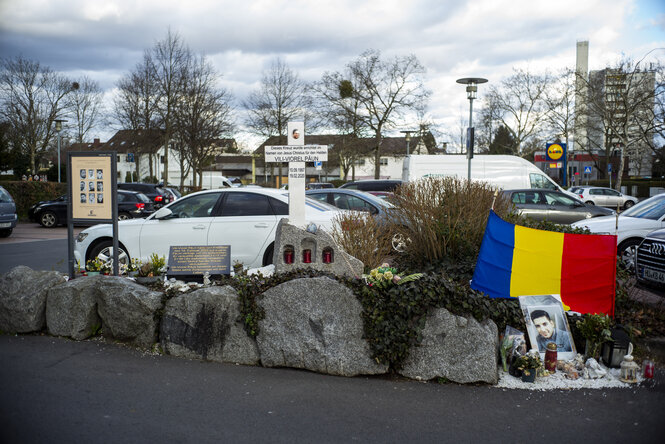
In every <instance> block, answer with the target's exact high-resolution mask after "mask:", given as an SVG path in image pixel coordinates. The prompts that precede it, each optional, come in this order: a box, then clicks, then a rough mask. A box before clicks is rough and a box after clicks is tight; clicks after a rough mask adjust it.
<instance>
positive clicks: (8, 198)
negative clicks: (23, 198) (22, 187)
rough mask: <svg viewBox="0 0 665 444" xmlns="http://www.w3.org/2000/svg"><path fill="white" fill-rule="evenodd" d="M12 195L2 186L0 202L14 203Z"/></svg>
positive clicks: (0, 188)
mask: <svg viewBox="0 0 665 444" xmlns="http://www.w3.org/2000/svg"><path fill="white" fill-rule="evenodd" d="M12 202H14V201H13V200H12V197H11V196H10V195H9V193H8V192H7V191H6V190H5V189H4V188H2V187H0V203H12Z"/></svg>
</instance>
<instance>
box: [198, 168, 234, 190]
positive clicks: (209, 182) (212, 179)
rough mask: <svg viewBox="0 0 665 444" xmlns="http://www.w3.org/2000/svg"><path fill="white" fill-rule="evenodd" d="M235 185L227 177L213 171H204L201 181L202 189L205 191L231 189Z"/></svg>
mask: <svg viewBox="0 0 665 444" xmlns="http://www.w3.org/2000/svg"><path fill="white" fill-rule="evenodd" d="M232 186H233V184H232V183H231V181H230V180H229V179H228V178H227V177H226V176H222V175H221V174H220V173H215V172H211V171H204V172H203V177H202V181H201V187H202V188H203V189H204V190H214V189H216V188H230V187H232Z"/></svg>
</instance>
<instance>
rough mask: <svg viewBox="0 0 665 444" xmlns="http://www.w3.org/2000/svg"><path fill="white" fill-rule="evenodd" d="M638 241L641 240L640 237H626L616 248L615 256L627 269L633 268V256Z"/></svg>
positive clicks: (634, 255)
mask: <svg viewBox="0 0 665 444" xmlns="http://www.w3.org/2000/svg"><path fill="white" fill-rule="evenodd" d="M640 242H642V239H627V240H625V241H623V242H621V243H620V244H619V247H618V248H617V256H618V257H619V260H621V262H623V264H624V267H625V268H626V269H627V270H631V271H632V270H634V269H635V257H636V256H637V247H638V246H639V245H640Z"/></svg>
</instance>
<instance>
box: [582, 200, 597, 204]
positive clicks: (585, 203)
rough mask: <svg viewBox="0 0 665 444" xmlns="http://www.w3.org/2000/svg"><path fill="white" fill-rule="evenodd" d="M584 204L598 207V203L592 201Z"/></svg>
mask: <svg viewBox="0 0 665 444" xmlns="http://www.w3.org/2000/svg"><path fill="white" fill-rule="evenodd" d="M584 203H585V204H587V205H596V202H594V201H592V200H587V201H586V202H584Z"/></svg>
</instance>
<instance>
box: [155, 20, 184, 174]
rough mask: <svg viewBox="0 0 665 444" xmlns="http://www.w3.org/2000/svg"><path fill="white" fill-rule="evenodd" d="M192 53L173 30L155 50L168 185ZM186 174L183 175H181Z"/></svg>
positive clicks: (158, 43)
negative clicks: (173, 141)
mask: <svg viewBox="0 0 665 444" xmlns="http://www.w3.org/2000/svg"><path fill="white" fill-rule="evenodd" d="M191 58H192V52H191V51H190V49H189V48H188V47H186V46H185V43H184V42H183V40H182V38H181V37H180V36H179V35H178V34H177V33H172V32H171V30H170V29H169V30H168V32H167V35H166V37H165V38H164V40H161V41H159V42H157V43H156V44H155V46H154V47H153V48H152V50H151V57H150V61H151V62H152V63H153V65H154V67H153V71H154V75H155V81H156V84H157V89H158V91H159V101H158V107H157V110H158V113H159V116H160V125H161V127H162V128H163V129H164V144H163V146H164V172H163V174H162V179H163V181H164V183H165V184H166V183H168V180H169V151H170V144H171V139H172V138H173V135H174V132H175V131H176V128H175V121H176V117H175V108H176V106H177V104H178V102H179V101H180V100H182V95H183V88H184V79H185V77H186V75H187V69H188V67H189V66H190V63H191ZM181 175H182V174H181Z"/></svg>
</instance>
